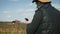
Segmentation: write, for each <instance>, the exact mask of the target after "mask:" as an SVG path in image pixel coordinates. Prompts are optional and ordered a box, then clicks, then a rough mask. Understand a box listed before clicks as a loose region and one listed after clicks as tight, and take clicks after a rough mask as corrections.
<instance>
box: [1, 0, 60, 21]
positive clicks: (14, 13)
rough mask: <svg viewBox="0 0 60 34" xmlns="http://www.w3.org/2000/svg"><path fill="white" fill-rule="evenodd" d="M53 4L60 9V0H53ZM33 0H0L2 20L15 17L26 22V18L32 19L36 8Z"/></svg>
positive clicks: (9, 19)
mask: <svg viewBox="0 0 60 34" xmlns="http://www.w3.org/2000/svg"><path fill="white" fill-rule="evenodd" d="M51 1H52V3H51V4H52V6H54V7H55V8H56V9H58V10H60V0H51ZM36 9H37V8H36V5H35V3H32V0H0V21H13V20H15V19H17V20H19V21H21V22H24V21H25V18H28V19H29V20H30V21H32V19H33V16H34V14H35V10H36Z"/></svg>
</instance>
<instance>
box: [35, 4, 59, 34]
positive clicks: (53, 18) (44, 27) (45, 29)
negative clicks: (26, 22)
mask: <svg viewBox="0 0 60 34" xmlns="http://www.w3.org/2000/svg"><path fill="white" fill-rule="evenodd" d="M39 11H42V12H43V20H42V22H41V24H40V26H39V27H38V29H37V31H36V34H57V33H60V27H59V25H60V12H59V11H58V10H57V9H55V8H54V7H52V6H51V5H50V4H46V5H44V6H43V7H41V8H40V9H39Z"/></svg>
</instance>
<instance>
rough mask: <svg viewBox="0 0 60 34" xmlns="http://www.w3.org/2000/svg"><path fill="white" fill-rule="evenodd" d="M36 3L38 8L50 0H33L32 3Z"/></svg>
mask: <svg viewBox="0 0 60 34" xmlns="http://www.w3.org/2000/svg"><path fill="white" fill-rule="evenodd" d="M34 2H35V3H36V5H37V8H40V7H41V6H42V5H43V4H45V3H49V2H51V0H33V1H32V3H34Z"/></svg>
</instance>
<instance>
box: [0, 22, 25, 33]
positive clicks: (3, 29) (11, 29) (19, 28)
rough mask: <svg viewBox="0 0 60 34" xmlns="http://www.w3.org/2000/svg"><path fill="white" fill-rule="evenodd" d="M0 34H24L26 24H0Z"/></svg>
mask: <svg viewBox="0 0 60 34" xmlns="http://www.w3.org/2000/svg"><path fill="white" fill-rule="evenodd" d="M0 34H26V24H22V23H19V24H16V23H15V24H13V23H10V22H9V23H1V22H0Z"/></svg>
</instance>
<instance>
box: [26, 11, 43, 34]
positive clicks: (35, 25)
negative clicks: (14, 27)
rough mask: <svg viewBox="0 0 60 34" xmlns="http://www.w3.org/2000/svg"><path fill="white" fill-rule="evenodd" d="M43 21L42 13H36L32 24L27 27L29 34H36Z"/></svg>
mask: <svg viewBox="0 0 60 34" xmlns="http://www.w3.org/2000/svg"><path fill="white" fill-rule="evenodd" d="M41 21H42V14H41V12H39V11H36V12H35V15H34V17H33V20H32V22H31V24H30V25H29V26H28V27H27V34H34V33H35V32H36V30H37V28H38V27H39V25H40V23H41Z"/></svg>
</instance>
